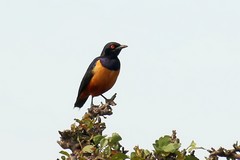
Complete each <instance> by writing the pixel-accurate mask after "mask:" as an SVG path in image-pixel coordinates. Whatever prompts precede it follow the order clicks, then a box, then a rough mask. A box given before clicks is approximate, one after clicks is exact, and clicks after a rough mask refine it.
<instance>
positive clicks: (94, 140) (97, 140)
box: [93, 134, 106, 145]
mask: <svg viewBox="0 0 240 160" xmlns="http://www.w3.org/2000/svg"><path fill="white" fill-rule="evenodd" d="M104 137H106V136H102V135H100V134H99V135H96V136H94V137H93V142H94V144H95V145H98V144H99V143H100V141H101V140H102V139H103V138H104Z"/></svg>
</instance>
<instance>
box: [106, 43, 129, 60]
mask: <svg viewBox="0 0 240 160" xmlns="http://www.w3.org/2000/svg"><path fill="white" fill-rule="evenodd" d="M126 47H127V45H121V44H119V43H117V42H109V43H107V44H106V45H105V46H104V48H103V51H102V53H101V57H109V58H116V57H117V56H118V55H119V53H120V52H121V50H122V49H123V48H126Z"/></svg>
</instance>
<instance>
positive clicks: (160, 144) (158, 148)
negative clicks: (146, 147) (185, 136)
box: [153, 136, 171, 151]
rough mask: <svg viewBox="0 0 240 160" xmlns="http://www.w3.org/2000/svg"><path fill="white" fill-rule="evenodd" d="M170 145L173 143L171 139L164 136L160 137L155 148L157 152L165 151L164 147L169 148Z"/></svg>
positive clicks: (154, 145)
mask: <svg viewBox="0 0 240 160" xmlns="http://www.w3.org/2000/svg"><path fill="white" fill-rule="evenodd" d="M169 143H171V137H170V136H164V137H160V138H159V140H156V141H155V144H153V147H154V149H155V150H156V151H163V146H167V145H168V144H169Z"/></svg>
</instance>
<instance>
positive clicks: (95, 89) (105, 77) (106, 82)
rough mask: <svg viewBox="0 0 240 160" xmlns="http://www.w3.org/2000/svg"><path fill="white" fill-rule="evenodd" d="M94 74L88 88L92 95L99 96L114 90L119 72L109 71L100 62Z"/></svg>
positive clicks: (94, 69)
mask: <svg viewBox="0 0 240 160" xmlns="http://www.w3.org/2000/svg"><path fill="white" fill-rule="evenodd" d="M92 74H93V77H92V79H91V82H90V84H91V85H90V86H88V87H89V91H90V92H91V95H93V96H97V95H100V94H102V93H103V92H106V91H107V90H109V89H110V88H112V86H113V85H114V83H115V82H116V80H117V77H118V74H119V70H111V69H108V68H106V67H104V66H103V65H102V63H101V62H100V60H98V61H97V62H96V65H95V67H94V68H93V70H92Z"/></svg>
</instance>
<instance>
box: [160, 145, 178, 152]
mask: <svg viewBox="0 0 240 160" xmlns="http://www.w3.org/2000/svg"><path fill="white" fill-rule="evenodd" d="M179 148H180V144H179V143H170V144H168V145H167V146H163V147H162V149H163V151H164V152H167V153H169V152H170V153H175V152H176V151H177V150H178V149H179Z"/></svg>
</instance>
